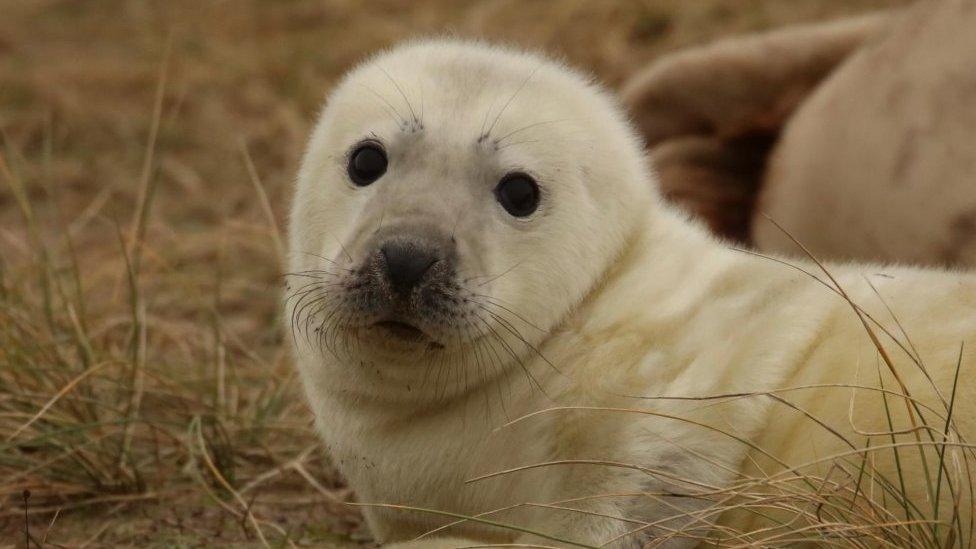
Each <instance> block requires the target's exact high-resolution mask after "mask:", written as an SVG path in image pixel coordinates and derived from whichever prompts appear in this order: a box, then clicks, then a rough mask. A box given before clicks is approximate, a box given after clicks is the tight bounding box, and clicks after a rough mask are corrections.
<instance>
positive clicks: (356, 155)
mask: <svg viewBox="0 0 976 549" xmlns="http://www.w3.org/2000/svg"><path fill="white" fill-rule="evenodd" d="M348 170H349V179H352V182H353V183H355V184H356V185H359V186H360V187H365V186H366V185H369V184H370V183H372V182H373V181H376V180H377V179H379V178H380V177H382V176H383V174H384V173H386V152H384V151H383V149H382V148H380V146H379V145H377V144H375V143H364V144H362V145H360V146H358V147H356V150H354V151H352V155H350V156H349V167H348Z"/></svg>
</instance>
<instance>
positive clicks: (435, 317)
mask: <svg viewBox="0 0 976 549" xmlns="http://www.w3.org/2000/svg"><path fill="white" fill-rule="evenodd" d="M650 188H651V186H650V182H649V181H647V176H646V174H645V170H644V168H643V159H642V153H641V147H640V144H639V142H638V141H637V139H636V138H634V137H633V133H632V131H631V130H630V128H629V127H628V125H627V124H626V123H625V122H624V120H623V117H622V115H621V114H620V112H619V110H618V108H617V107H616V105H615V104H614V103H613V102H612V101H611V100H610V99H608V97H607V96H606V95H605V94H604V93H603V92H601V91H600V90H599V89H598V88H597V87H595V86H594V85H592V84H590V83H589V82H588V81H586V80H585V79H584V78H582V77H580V76H579V75H577V74H575V73H573V72H571V71H569V70H567V69H565V68H563V67H561V66H559V65H557V64H554V63H552V62H550V61H547V60H544V59H541V58H539V57H536V56H533V55H528V54H524V53H517V52H513V51H509V50H502V49H496V48H491V47H488V46H485V45H480V44H473V43H457V42H438V41H435V42H421V43H416V44H411V45H407V46H403V47H400V48H397V49H394V50H393V51H391V52H388V53H385V54H382V55H379V56H377V57H375V58H373V59H372V60H370V61H368V62H367V63H365V64H363V65H362V66H360V67H358V68H357V69H355V70H353V71H352V72H351V73H350V74H349V75H347V76H346V78H345V79H344V80H343V81H342V83H341V84H340V85H339V86H338V87H337V89H336V90H335V91H334V92H333V93H332V95H331V96H330V98H329V100H328V102H327V106H326V108H325V110H324V112H323V113H322V116H321V119H320V121H319V123H318V126H317V128H316V129H315V132H314V134H313V136H312V138H311V141H310V143H309V145H308V150H307V152H306V155H305V158H304V161H303V165H302V169H301V172H300V175H299V180H298V189H297V193H296V196H295V202H294V206H293V210H292V218H291V271H292V277H291V283H290V285H289V292H288V300H287V303H288V308H287V312H288V315H289V318H290V321H291V326H292V329H293V330H294V331H295V334H296V341H297V342H299V347H300V349H299V352H300V353H302V352H309V353H323V354H324V355H333V356H334V357H336V358H338V359H339V360H338V361H333V362H337V363H340V364H349V363H355V362H359V363H361V364H362V363H380V362H382V364H383V365H384V366H389V365H395V366H406V367H407V368H406V370H407V371H408V372H409V371H411V370H416V372H411V373H408V374H406V375H418V376H419V373H417V372H419V371H421V370H423V368H420V367H419V366H422V365H423V364H425V363H426V364H432V363H433V364H440V363H448V364H450V365H452V367H457V368H466V367H469V366H466V364H467V365H471V366H470V367H474V365H477V367H478V368H479V370H481V371H480V372H474V373H472V375H470V376H469V375H468V374H467V373H465V379H466V380H467V378H468V377H471V378H472V382H474V379H475V378H476V376H478V375H479V374H480V375H482V376H488V375H495V374H497V373H499V372H500V371H502V370H504V369H506V368H513V367H519V366H520V365H521V364H522V363H523V361H524V360H525V359H526V357H527V355H530V354H532V353H535V352H538V351H537V346H538V345H539V344H540V342H541V341H542V340H543V339H544V338H545V337H546V336H547V334H548V333H549V332H550V331H551V330H553V328H554V327H555V326H556V325H557V324H558V323H559V322H560V321H561V320H562V319H563V318H564V317H565V316H566V315H567V313H568V312H569V311H571V310H572V308H574V307H575V306H576V305H578V304H579V303H580V301H581V300H582V299H583V298H584V297H585V296H586V295H587V294H588V293H589V292H590V291H591V289H592V288H593V287H594V286H595V285H596V284H597V282H598V279H599V278H600V276H601V275H602V274H603V273H605V272H606V271H607V269H608V267H609V265H610V263H611V262H612V261H613V260H614V259H615V258H616V257H617V256H618V255H619V254H620V252H621V250H622V249H623V247H624V246H625V242H626V241H627V239H628V238H629V236H631V235H632V234H633V232H634V231H635V230H636V226H637V220H638V219H639V217H640V216H643V215H650V213H649V208H648V207H647V205H648V204H650V203H651V201H652V196H651V191H650ZM410 367H417V368H410ZM394 369H397V370H404V368H394ZM459 379H460V378H459Z"/></svg>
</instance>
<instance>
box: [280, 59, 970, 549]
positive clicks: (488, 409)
mask: <svg viewBox="0 0 976 549" xmlns="http://www.w3.org/2000/svg"><path fill="white" fill-rule="evenodd" d="M653 183H654V182H653V176H652V174H651V172H650V170H649V168H648V167H647V166H646V165H645V159H644V157H643V153H642V144H641V142H640V141H639V139H638V138H637V137H636V134H635V132H634V131H633V130H632V128H631V127H630V125H629V124H628V122H627V120H626V119H625V116H624V115H623V111H622V110H621V108H620V107H619V106H618V104H617V103H616V101H615V100H614V99H613V98H612V97H611V96H610V95H609V94H607V93H605V92H604V91H603V90H602V89H601V88H600V87H599V86H598V85H596V84H594V83H593V82H592V81H591V80H590V79H588V78H586V77H583V76H581V75H579V74H577V73H576V72H574V71H572V70H570V69H567V68H566V67H564V66H562V65H561V64H559V63H555V62H552V61H549V60H546V59H544V58H541V57H539V56H536V55H533V54H528V53H522V52H517V51H512V50H508V49H504V48H498V47H492V46H488V45H485V44H481V43H471V42H457V41H424V42H415V43H409V44H406V45H403V46H400V47H397V48H395V49H393V50H391V51H388V52H385V53H382V54H380V55H377V56H376V57H373V58H372V59H370V60H369V61H367V62H366V63H364V64H362V65H361V66H359V67H357V68H356V69H354V70H352V71H351V72H350V73H349V74H348V75H347V76H346V77H345V78H344V79H343V80H342V82H341V83H340V84H339V85H338V86H337V87H336V89H335V90H334V91H333V92H332V93H331V95H330V96H329V98H328V101H327V104H326V107H325V109H324V111H323V113H322V115H321V118H320V120H319V123H318V125H317V127H316V129H315V130H314V133H313V135H312V137H311V140H310V142H309V144H308V149H307V152H306V155H305V158H304V161H303V163H302V167H301V171H300V174H299V177H298V183H297V186H298V187H297V190H296V194H295V199H294V205H293V209H292V214H291V227H290V262H291V263H290V270H291V274H292V276H291V283H290V286H289V289H288V291H287V297H286V300H285V304H286V318H287V321H288V324H289V329H290V330H291V332H292V334H293V340H294V343H295V347H296V348H295V356H296V360H297V364H298V367H299V369H300V372H301V376H302V379H303V382H304V385H305V388H306V392H307V397H308V400H309V403H310V406H311V408H312V410H313V411H314V414H315V417H316V425H317V428H318V429H319V430H320V432H321V435H322V437H323V439H324V441H325V444H326V446H327V448H328V450H329V452H330V454H331V455H332V456H333V458H334V461H335V463H336V465H337V467H338V468H339V470H340V471H341V472H342V474H343V475H345V477H346V478H347V480H348V482H349V483H350V485H351V486H352V487H353V488H354V489H355V491H356V495H357V498H358V500H359V501H360V502H362V503H364V504H372V505H367V506H365V507H364V513H365V517H366V520H367V523H368V525H369V527H370V528H371V529H372V532H373V533H374V535H375V536H376V539H377V540H378V541H380V542H382V543H389V542H409V541H410V540H411V539H413V538H415V537H417V536H421V535H423V534H425V533H427V532H428V531H429V530H431V529H434V528H437V527H440V526H443V525H446V524H449V523H451V522H452V521H453V520H454V518H456V517H458V516H465V517H471V518H470V519H469V520H465V521H462V522H460V523H458V524H453V525H451V526H450V528H447V529H445V530H443V531H440V532H438V534H442V535H452V536H460V537H459V538H449V539H441V540H440V541H436V539H435V540H434V541H427V540H429V539H431V538H423V539H422V540H421V541H420V542H419V543H430V544H432V545H436V544H440V545H443V546H460V545H484V544H506V543H518V544H527V545H540V544H541V545H546V546H573V545H575V546H588V547H593V546H597V545H600V544H608V545H609V546H628V545H639V544H642V543H646V542H648V541H649V540H654V541H655V542H656V543H661V544H663V545H666V546H678V547H680V546H690V545H695V544H698V543H700V542H706V541H710V542H717V541H716V540H719V539H721V538H722V537H723V536H726V537H729V536H732V534H730V532H738V534H735V535H738V536H739V537H738V538H731V539H734V540H738V542H739V543H748V542H761V540H763V539H766V537H771V538H773V539H786V540H794V541H795V540H796V539H801V540H802V539H819V536H820V535H832V534H833V533H835V532H836V530H837V528H838V526H837V525H838V524H841V523H842V521H843V520H844V517H845V516H847V515H845V514H844V513H845V511H844V510H845V509H847V510H848V511H850V510H852V509H853V510H856V511H858V512H860V511H862V510H863V509H865V507H864V506H865V505H867V506H868V508H869V509H871V510H874V511H875V513H874V514H873V515H870V514H867V512H866V511H865V512H864V513H862V514H863V515H864V516H874V517H880V518H879V522H880V523H886V524H887V523H890V522H891V521H886V520H884V519H886V518H887V517H888V515H885V514H884V513H890V514H891V517H895V518H896V517H897V516H899V515H898V513H903V514H907V515H908V516H907V517H905V518H908V519H910V520H913V519H915V518H916V517H915V516H914V514H913V513H915V512H916V510H917V509H918V510H920V511H918V512H921V510H929V509H930V506H931V503H932V502H931V501H929V500H927V499H926V494H927V493H929V492H927V491H926V490H927V488H928V487H930V485H927V484H926V483H925V482H924V480H923V479H924V478H926V477H924V476H923V475H921V474H919V469H918V468H915V469H912V467H915V466H916V464H915V463H914V462H913V461H912V460H913V459H917V458H919V454H918V452H914V453H912V454H911V455H909V453H908V450H907V449H906V450H905V451H903V452H902V453H901V455H900V459H899V460H898V467H900V468H901V469H902V470H906V469H907V470H909V471H910V473H911V474H910V475H904V477H903V478H901V480H902V482H901V484H902V485H903V486H904V491H905V493H906V494H907V499H906V500H904V501H903V500H899V499H897V498H895V497H894V496H892V495H891V494H889V493H887V491H890V488H891V487H892V486H893V485H895V484H896V483H895V481H894V480H893V476H892V475H893V472H892V471H893V470H894V469H893V468H894V467H895V464H894V461H893V459H892V455H891V446H890V445H891V444H892V437H894V438H895V439H896V440H897V441H898V442H899V443H902V442H904V443H906V444H908V443H910V442H912V441H914V439H913V438H906V437H910V436H911V433H918V432H919V431H918V430H913V429H911V428H910V427H905V425H906V423H908V422H909V421H913V422H919V421H926V422H928V423H931V424H934V425H937V426H938V428H937V429H933V430H931V431H924V435H922V436H923V439H922V440H923V442H924V441H928V440H929V437H934V440H935V441H942V440H944V438H946V437H948V438H949V439H950V440H951V441H952V444H949V445H947V446H946V445H937V444H934V443H933V444H930V445H928V446H924V445H922V446H920V447H922V448H923V451H927V452H928V459H927V461H926V463H928V465H929V466H933V464H934V463H946V464H949V463H957V464H958V463H964V462H966V460H967V459H968V454H965V452H966V451H969V450H970V449H971V447H969V446H967V444H968V443H967V442H965V439H966V437H967V436H968V438H969V439H974V438H976V425H974V417H976V413H974V410H976V408H974V406H976V404H974V403H976V376H973V375H972V367H973V361H974V358H976V354H974V352H973V350H974V348H976V342H972V344H971V345H969V346H967V347H966V348H965V351H964V352H963V353H962V356H961V364H962V375H959V376H958V382H954V380H955V379H957V378H956V376H955V373H956V372H957V368H956V365H957V364H958V363H959V362H958V361H959V360H960V343H961V342H963V341H971V340H972V339H973V336H974V335H976V276H973V275H968V274H961V273H950V272H940V271H924V270H913V269H906V268H892V269H883V268H881V267H877V266H865V267H856V266H831V267H829V269H830V270H831V271H832V274H833V276H834V277H836V280H837V281H838V283H839V284H840V286H841V287H842V288H843V291H844V292H846V294H845V295H846V296H848V297H849V298H850V299H852V300H854V301H856V302H858V303H859V304H860V307H861V308H860V309H854V308H852V307H851V306H850V304H849V303H848V302H847V301H846V300H845V299H842V298H841V297H839V296H838V295H837V294H836V293H835V292H832V291H831V290H830V289H829V288H827V287H826V286H829V285H830V284H832V283H831V282H830V281H828V280H826V279H825V277H824V275H822V274H821V275H820V278H821V279H824V281H825V283H821V282H820V281H818V280H815V279H814V277H815V275H817V274H818V272H817V271H816V267H815V266H813V265H812V264H803V263H800V264H799V268H802V269H806V270H808V271H810V273H811V274H810V275H808V274H806V273H804V272H801V271H800V270H798V269H797V268H791V267H789V266H786V265H784V264H782V263H779V262H777V261H774V260H770V259H768V258H763V257H756V256H754V255H750V254H748V253H744V252H741V251H736V250H732V249H729V248H728V245H727V244H725V243H723V242H720V241H718V240H716V239H714V238H713V237H711V236H709V235H708V233H707V231H706V230H705V229H704V228H702V227H700V226H699V225H698V224H696V223H694V222H692V221H689V220H688V219H687V218H686V217H685V216H684V215H683V214H680V213H678V212H677V211H676V210H674V209H673V208H672V207H670V206H667V205H666V204H665V203H664V202H663V200H662V199H661V198H660V197H659V196H658V195H657V193H656V192H655V190H654V189H655V186H654V184H653ZM875 291H877V293H878V295H882V296H884V298H885V302H884V303H881V302H880V300H879V299H878V297H877V295H876V294H875ZM886 307H890V308H891V310H892V311H895V312H896V313H897V314H898V315H899V319H900V321H901V324H900V327H901V328H904V333H907V334H910V335H911V345H910V346H909V345H907V344H904V345H905V347H906V349H908V350H913V351H912V353H917V354H918V355H919V356H921V357H922V358H923V359H924V365H925V366H926V369H925V370H923V369H922V368H920V367H918V366H916V365H915V364H914V363H913V361H912V360H910V359H909V358H908V354H906V353H905V352H902V351H901V348H900V347H896V346H895V345H894V344H893V341H892V340H891V339H889V338H888V336H887V335H885V333H884V332H881V334H882V335H880V336H878V337H879V341H878V342H877V343H878V344H879V345H881V346H883V348H885V349H887V351H886V353H885V355H884V357H885V364H888V363H889V362H890V364H891V367H890V368H888V367H880V368H879V367H878V364H879V363H878V360H879V358H878V356H879V351H878V349H877V347H876V345H875V343H874V342H873V341H872V339H871V337H870V336H869V332H868V331H867V330H866V329H865V327H864V326H865V325H867V326H870V327H874V328H875V330H874V332H877V331H878V330H879V329H878V328H877V326H876V325H874V324H872V322H873V320H870V319H877V320H879V321H880V322H882V323H883V321H884V320H885V319H888V318H889V317H888V316H886V315H887V313H886V310H887V308H886ZM868 314H870V315H871V316H870V318H869V319H868V320H865V318H867V317H866V315H868ZM874 332H871V333H874ZM891 333H893V334H894V335H895V336H897V335H898V334H901V333H902V332H899V331H896V330H894V328H892V329H891ZM899 343H902V342H901V340H899ZM912 356H914V354H913V355H912ZM892 372H897V380H896V379H895V376H894V375H893V374H892ZM879 378H880V380H879ZM881 382H883V383H884V387H885V388H886V389H885V391H887V392H879V391H878V390H876V389H874V388H875V387H876V386H878V385H879V384H880V383H881ZM854 385H858V386H864V387H866V388H865V389H858V390H854V389H852V386H854ZM898 387H904V389H905V390H906V391H909V392H910V393H911V400H907V402H908V403H909V404H910V406H909V407H907V408H906V407H905V406H896V405H894V404H896V403H898V404H901V403H903V402H906V400H905V399H904V398H902V397H900V396H898V395H900V394H901V393H900V391H901V390H900V389H898ZM950 394H953V395H955V396H954V398H953V399H952V400H953V402H954V408H953V410H954V413H952V414H950V413H948V412H947V409H949V408H950V405H949V404H948V401H949V397H948V395H950ZM880 395H887V396H888V400H887V401H886V402H890V403H892V405H891V406H889V407H887V408H886V407H883V406H882V399H881V396H880ZM647 399H650V400H647ZM913 406H914V407H913ZM916 408H917V409H918V410H920V411H916ZM906 409H910V410H911V417H910V418H909V416H908V414H909V412H906ZM886 410H887V411H888V413H887V414H886ZM849 414H850V415H849ZM949 415H951V416H952V418H951V421H947V422H946V433H948V434H944V433H943V431H942V427H943V425H942V423H939V419H938V418H944V417H947V416H949ZM888 417H890V420H889V419H888ZM889 421H890V422H891V423H890V425H889ZM892 428H894V430H896V431H898V432H896V433H889V432H888V431H891V430H893V429H892ZM905 433H908V434H905ZM933 433H934V434H933ZM964 435H965V436H964ZM865 438H867V439H868V440H869V441H870V442H871V443H872V445H871V447H870V449H868V450H865V451H861V450H859V448H860V447H861V446H862V445H863V444H864V442H865ZM886 444H887V445H888V446H886ZM943 447H944V448H946V450H945V451H944V454H943V456H942V457H943V459H942V460H938V459H937V457H938V455H939V449H940V448H943ZM877 448H880V449H881V450H876V449H877ZM866 454H870V459H869V460H863V459H862V460H860V462H858V460H857V459H856V458H857V457H858V456H861V455H866ZM848 461H852V462H853V465H852V464H850V463H848ZM857 463H862V465H861V470H863V471H866V473H865V475H864V478H863V479H860V480H859V484H858V485H857V490H855V489H854V488H853V481H851V482H850V484H847V483H845V482H846V481H845V482H842V480H845V478H846V477H843V474H842V473H844V474H846V473H850V472H851V470H852V471H853V473H852V475H851V476H852V478H853V477H854V476H856V473H857V470H858V469H857V466H856V465H857ZM852 467H853V469H852ZM918 467H920V466H918ZM946 469H947V470H946V472H945V474H944V475H942V474H940V475H939V478H940V483H941V489H940V490H939V491H938V492H935V490H934V489H933V490H932V492H933V493H934V494H936V497H935V501H940V502H942V506H941V513H942V518H943V519H945V517H946V516H949V515H951V513H950V511H949V510H955V512H956V515H961V517H962V518H960V519H959V520H956V521H951V520H950V521H948V524H949V525H950V526H948V527H944V528H943V529H942V530H940V531H938V532H936V533H935V534H933V536H934V535H946V532H947V531H948V530H949V529H951V528H955V530H958V534H953V535H962V536H968V535H969V532H968V530H967V529H968V524H969V522H968V520H969V514H971V511H969V510H968V509H971V501H972V500H971V494H969V493H968V492H966V491H965V490H963V489H962V486H964V485H965V476H964V475H963V474H962V473H960V471H964V470H963V469H960V468H955V467H948V468H946ZM939 470H940V471H942V468H940V469H939ZM932 474H933V475H934V474H935V473H932ZM961 475H962V476H961ZM817 479H819V480H817ZM950 484H951V485H952V489H950V488H949V486H948V485H950ZM805 490H806V491H805ZM804 494H808V497H809V498H812V499H809V500H806V499H803V498H804V497H806V496H804ZM851 494H853V495H852V496H851ZM950 494H951V495H950ZM845 495H848V496H850V497H851V499H852V501H853V503H852V504H851V506H850V507H848V506H847V504H846V503H845V504H843V505H841V504H838V503H836V501H835V499H836V498H841V497H843V496H845ZM883 498H885V499H883ZM865 501H868V502H869V503H870V505H869V503H865ZM906 501H907V502H910V503H911V505H908V504H907V503H905V502H906ZM893 502H894V503H893ZM900 503H905V505H904V510H902V507H903V505H901V504H900ZM378 504H387V506H385V507H384V506H382V505H378ZM885 504H887V505H889V506H890V507H891V510H890V511H889V510H888V508H886V507H885ZM895 504H898V505H895ZM872 505H873V506H872ZM404 507H409V508H412V509H413V510H409V509H405V508H404ZM418 509H423V510H427V511H421V510H418ZM737 510H738V511H737ZM745 511H749V512H745ZM739 512H745V513H744V514H739ZM750 512H751V513H750ZM438 513H441V514H438ZM444 513H446V514H444ZM783 514H786V515H787V517H786V519H785V520H783V519H781V518H778V517H779V515H783ZM859 516H860V515H859ZM755 517H761V520H760V519H757V518H755ZM892 520H894V518H893V519H892ZM756 521H759V523H756V524H754V523H755V522H756ZM762 521H768V522H769V524H765V523H762ZM760 523H761V524H760ZM831 528H833V530H830V529H831ZM860 528H861V529H860V530H857V531H858V532H861V531H863V530H868V531H869V533H870V534H871V535H877V536H880V535H881V534H875V533H874V531H873V530H870V528H868V527H866V526H862V527H860ZM878 528H883V526H878ZM891 528H894V527H891ZM784 530H786V531H785V532H784ZM955 530H954V531H955ZM825 532H827V533H825ZM940 532H941V533H940ZM804 534H805V535H806V536H808V538H803V536H804ZM892 535H895V534H892ZM898 535H900V536H902V538H903V539H909V540H910V539H911V536H912V535H918V536H922V535H923V533H918V534H915V530H911V531H910V532H908V533H903V532H898ZM749 536H752V537H749ZM462 538H463V539H462ZM757 540H758V541H757Z"/></svg>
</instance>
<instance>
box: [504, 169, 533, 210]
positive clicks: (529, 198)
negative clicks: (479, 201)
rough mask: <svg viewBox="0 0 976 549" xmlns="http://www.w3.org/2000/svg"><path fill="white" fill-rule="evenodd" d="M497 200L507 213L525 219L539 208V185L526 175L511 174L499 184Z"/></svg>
mask: <svg viewBox="0 0 976 549" xmlns="http://www.w3.org/2000/svg"><path fill="white" fill-rule="evenodd" d="M495 198H496V199H497V200H498V202H499V203H501V205H502V207H503V208H505V211H506V212H508V213H510V214H512V215H513V216H515V217H525V216H527V215H530V214H532V212H534V211H535V210H536V208H538V207H539V185H537V184H536V182H535V180H534V179H532V178H531V177H529V176H527V175H525V174H524V173H517V172H516V173H510V174H508V175H506V176H505V177H503V178H502V180H501V181H499V182H498V186H496V187H495Z"/></svg>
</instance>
